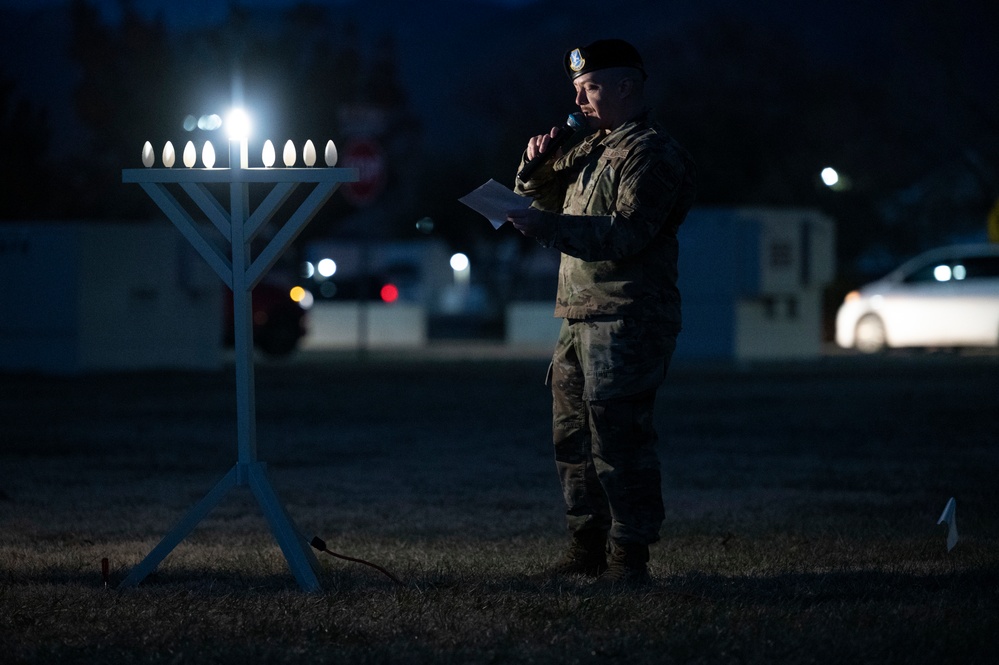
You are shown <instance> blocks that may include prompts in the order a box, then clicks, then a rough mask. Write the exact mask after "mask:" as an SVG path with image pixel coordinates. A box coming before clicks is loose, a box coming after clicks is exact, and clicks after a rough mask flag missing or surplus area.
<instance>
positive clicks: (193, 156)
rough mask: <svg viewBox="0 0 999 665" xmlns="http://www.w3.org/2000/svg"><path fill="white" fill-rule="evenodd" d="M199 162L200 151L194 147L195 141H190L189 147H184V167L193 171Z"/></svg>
mask: <svg viewBox="0 0 999 665" xmlns="http://www.w3.org/2000/svg"><path fill="white" fill-rule="evenodd" d="M197 161H198V151H197V150H196V149H195V147H194V141H188V142H187V145H185V146H184V166H186V167H187V168H189V169H193V168H194V164H195V162H197Z"/></svg>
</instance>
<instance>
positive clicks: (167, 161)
mask: <svg viewBox="0 0 999 665" xmlns="http://www.w3.org/2000/svg"><path fill="white" fill-rule="evenodd" d="M176 161H177V151H176V150H174V149H173V143H170V142H169V141H167V142H166V145H164V146H163V166H165V167H167V168H168V169H172V168H173V165H174V162H176Z"/></svg>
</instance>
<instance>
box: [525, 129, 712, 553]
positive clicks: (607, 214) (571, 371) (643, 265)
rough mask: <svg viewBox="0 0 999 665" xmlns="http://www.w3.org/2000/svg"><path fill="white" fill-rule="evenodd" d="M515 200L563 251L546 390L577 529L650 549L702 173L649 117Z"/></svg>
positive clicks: (546, 173) (594, 141) (657, 522)
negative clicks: (538, 214)
mask: <svg viewBox="0 0 999 665" xmlns="http://www.w3.org/2000/svg"><path fill="white" fill-rule="evenodd" d="M517 189H518V191H519V192H520V193H522V194H525V195H528V196H531V197H533V198H534V199H535V202H534V207H536V208H540V209H542V210H545V211H548V213H550V214H548V215H546V226H545V232H544V233H542V235H541V237H540V238H539V240H540V241H541V242H542V244H543V245H545V246H546V247H554V248H556V249H558V250H559V251H561V252H562V260H561V266H560V268H559V281H558V294H557V297H556V305H555V316H557V317H561V318H563V323H562V329H561V332H560V335H559V339H558V342H557V344H556V348H555V352H554V356H553V358H552V365H551V369H550V379H551V386H552V397H553V439H554V444H555V462H556V467H557V469H558V473H559V478H560V480H561V483H562V490H563V495H564V497H565V502H566V507H567V513H566V514H567V516H568V527H569V529H570V531H572V532H573V533H580V532H584V531H590V530H593V531H599V532H604V533H609V536H610V539H611V540H612V541H614V542H617V543H641V544H648V543H653V542H655V541H657V540H658V539H659V528H660V526H661V525H662V521H663V517H664V512H663V502H662V491H661V487H660V471H659V460H658V456H657V454H656V450H655V445H656V441H657V436H656V431H655V428H654V427H653V406H654V403H655V397H656V390H657V389H658V387H659V385H660V384H661V383H662V381H663V379H664V378H665V376H666V370H667V368H668V367H669V362H670V358H671V357H672V354H673V350H674V348H675V346H676V336H677V334H678V333H679V331H680V293H679V291H678V290H677V286H676V281H677V254H678V246H677V239H676V232H677V229H678V228H679V226H680V224H681V223H682V222H683V219H684V217H685V216H686V214H687V211H688V210H689V209H690V206H691V204H692V203H693V197H694V165H693V162H692V160H691V158H690V156H689V155H688V154H687V152H686V151H685V150H684V149H683V148H682V147H680V145H679V144H677V143H676V141H674V140H673V139H672V138H671V137H670V136H669V135H668V134H666V132H665V131H664V130H663V128H662V127H661V126H660V125H658V124H656V123H653V122H650V121H649V120H648V118H647V117H645V116H641V117H639V118H637V119H635V120H632V121H630V122H627V123H625V124H624V125H622V126H621V127H618V128H617V129H615V130H612V131H610V132H609V133H607V132H598V133H596V134H592V135H590V136H588V137H587V138H586V139H584V140H583V141H582V142H581V143H580V144H579V145H577V146H575V147H574V148H572V149H571V150H569V151H568V152H567V153H566V154H565V155H564V156H563V157H562V158H560V159H558V160H556V161H555V162H553V163H551V164H548V165H545V166H543V167H542V168H541V169H540V170H539V171H538V172H537V174H536V175H535V176H534V177H533V178H532V179H531V180H530V181H528V182H527V183H524V184H522V183H520V182H518V184H517Z"/></svg>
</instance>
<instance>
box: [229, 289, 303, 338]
mask: <svg viewBox="0 0 999 665" xmlns="http://www.w3.org/2000/svg"><path fill="white" fill-rule="evenodd" d="M293 286H294V284H293V283H292V282H290V281H288V280H285V279H282V278H280V277H276V276H272V275H268V276H267V277H265V278H264V279H263V280H262V281H261V282H260V283H259V284H257V286H256V287H254V289H253V344H254V346H255V347H256V348H258V349H260V350H261V351H263V352H264V353H265V354H267V355H269V356H286V355H288V354H290V353H292V352H293V351H294V350H295V349H297V348H298V343H299V341H301V339H302V338H303V337H304V336H305V334H306V332H307V329H306V318H305V309H304V308H303V307H302V305H301V304H299V303H298V302H296V301H294V300H293V299H292V297H291V295H290V292H291V288H292V287H293ZM223 300H224V302H225V310H224V317H225V318H224V319H223V328H222V330H223V335H224V339H223V341H224V342H225V343H226V344H227V345H228V346H232V345H233V343H234V342H235V334H234V330H233V321H232V314H233V312H232V291H230V290H229V289H225V298H224V299H223Z"/></svg>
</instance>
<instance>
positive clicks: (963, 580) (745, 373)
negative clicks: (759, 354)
mask: <svg viewBox="0 0 999 665" xmlns="http://www.w3.org/2000/svg"><path fill="white" fill-rule="evenodd" d="M546 365H547V363H546V362H545V361H543V360H531V359H519V360H502V359H491V360H478V361H473V362H470V361H458V360H450V361H449V360H441V359H439V358H438V359H432V360H430V359H420V358H412V359H406V360H403V359H399V358H384V357H380V356H378V355H373V356H371V357H370V358H368V359H367V360H364V361H361V360H358V359H352V358H347V357H339V356H329V357H320V356H315V357H302V358H299V359H298V360H296V361H295V362H292V363H288V364H273V363H271V364H265V365H262V366H258V368H257V382H256V387H257V407H258V414H257V429H258V438H259V455H260V458H261V459H262V460H265V461H267V462H268V466H269V471H270V476H271V479H272V481H273V484H274V487H275V488H276V490H277V492H278V494H279V495H280V497H281V499H282V500H283V501H284V502H285V504H286V506H287V508H288V511H289V513H290V514H291V515H292V517H293V518H294V519H295V521H296V522H297V524H298V525H299V527H300V528H301V529H302V531H303V532H304V533H306V534H307V535H308V536H309V537H311V536H312V535H318V536H320V537H322V538H323V539H325V540H326V541H327V543H328V545H329V547H330V548H331V549H333V550H335V551H337V552H340V553H343V554H346V555H349V556H353V557H360V558H363V559H366V560H369V561H371V562H374V563H377V564H379V565H381V566H384V567H385V568H386V569H388V570H389V571H391V572H392V573H393V574H395V575H396V576H398V577H399V578H400V579H401V580H402V581H403V585H402V586H398V585H396V584H394V583H393V582H392V581H391V580H389V579H388V578H387V577H385V576H383V575H381V574H379V573H378V572H377V571H375V570H372V569H371V568H368V567H365V566H362V565H358V564H355V563H349V562H344V561H341V560H338V559H334V558H331V557H328V556H325V555H320V556H321V558H320V562H321V564H322V566H323V573H322V576H321V581H322V584H323V588H324V590H323V591H322V592H321V593H317V594H306V593H303V592H301V591H300V590H299V588H298V586H297V585H296V583H295V581H294V578H293V577H292V576H291V574H290V573H289V571H288V568H287V565H286V563H285V561H284V558H283V556H282V554H281V551H280V549H279V548H278V547H277V545H276V543H275V542H274V540H273V538H272V537H271V535H270V532H269V530H268V528H267V525H266V523H265V521H264V519H263V517H262V515H261V512H260V510H259V509H258V507H257V505H256V503H255V501H254V500H253V498H252V496H251V495H250V494H249V492H248V491H245V489H244V488H237V490H238V491H236V492H234V493H233V494H230V495H229V496H228V497H227V499H226V500H225V501H224V502H223V503H222V504H221V505H220V506H219V507H218V509H216V510H215V511H214V512H213V513H212V514H211V515H210V516H209V518H208V519H206V520H205V521H204V522H203V523H202V524H201V525H200V526H199V527H198V528H197V529H196V530H195V531H194V532H193V533H192V534H191V536H190V537H189V538H188V539H186V540H185V541H184V542H183V543H182V544H181V545H180V546H179V547H178V548H177V549H176V550H175V551H174V552H173V553H172V554H171V555H170V556H169V557H167V559H166V560H165V561H164V562H163V564H162V565H161V566H160V567H159V569H158V570H157V572H156V573H154V574H153V575H151V576H150V577H149V578H148V579H147V580H146V581H145V582H143V583H142V584H141V585H140V586H139V587H137V588H134V589H126V590H121V591H119V590H118V589H116V588H115V587H116V585H117V583H118V582H119V581H120V580H121V579H123V578H124V576H125V575H126V574H127V572H128V570H129V569H130V568H131V567H132V566H134V565H135V564H136V563H138V562H139V561H140V560H141V559H142V558H143V557H144V556H145V555H146V554H147V553H148V552H149V551H150V550H151V549H152V547H153V546H155V544H156V543H157V542H158V541H159V539H160V538H161V537H162V536H163V535H164V534H165V533H167V532H168V531H169V530H170V529H171V528H172V527H173V526H174V524H175V523H176V522H177V521H178V520H179V519H180V518H181V517H182V516H183V515H184V513H186V511H187V510H188V509H189V508H190V507H191V506H192V505H193V504H194V503H195V502H196V501H198V500H199V499H200V498H201V497H202V496H203V495H204V494H205V493H206V492H207V491H208V490H209V489H210V488H211V487H212V486H213V485H214V484H215V482H216V481H217V480H218V479H219V478H220V477H221V476H222V475H223V474H224V473H225V472H226V471H227V470H228V469H229V468H230V466H231V465H232V464H233V462H234V461H235V457H236V446H235V397H234V378H233V373H232V368H231V367H228V368H226V369H225V370H224V371H219V372H154V373H141V374H113V375H90V376H82V377H63V378H59V377H40V376H29V375H0V470H2V473H0V649H2V654H3V655H2V656H0V659H2V660H3V662H5V663H67V662H73V663H75V662H81V663H83V662H86V663H186V662H204V663H263V662H270V663H291V662H295V663H299V662H309V663H389V662H391V663H409V662H413V663H458V662H474V663H503V662H536V663H603V662H628V663H774V662H795V663H809V662H814V663H856V662H865V663H875V662H876V663H933V664H934V665H940V664H942V663H987V662H988V663H991V662H995V659H996V657H997V656H996V653H997V651H999V648H997V645H999V639H997V637H996V636H997V635H999V447H997V444H999V357H996V356H994V355H991V356H990V355H981V356H971V357H969V356H949V355H935V354H924V355H899V356H889V357H887V358H881V359H871V358H856V357H840V358H825V359H822V360H818V361H815V362H810V363H804V364H779V365H760V366H740V367H725V366H710V367H709V366H696V365H690V366H677V367H674V369H673V370H672V372H671V376H670V378H669V380H668V382H667V385H666V386H665V387H664V389H663V390H662V391H661V394H660V399H659V405H658V406H659V413H658V427H659V431H660V434H661V437H662V446H661V457H662V460H663V466H664V480H665V483H664V485H665V486H664V494H665V498H666V505H667V519H666V522H665V524H664V525H663V530H662V536H663V539H662V542H661V543H660V544H659V545H657V546H656V547H654V548H653V553H652V562H651V569H652V573H653V576H654V578H655V585H654V586H653V587H652V588H649V589H646V590H643V591H636V592H623V593H608V592H604V591H597V590H593V589H591V588H590V587H589V585H588V583H587V582H586V581H585V580H567V581H564V582H558V583H556V582H552V581H547V582H544V581H542V582H539V581H536V580H535V578H533V577H532V574H533V573H537V572H539V571H541V570H542V569H543V567H544V566H545V564H546V563H549V562H550V561H552V560H553V559H554V558H555V557H556V556H557V555H558V554H559V553H560V550H561V548H562V546H563V544H564V542H565V533H564V526H563V520H562V515H561V507H560V494H559V490H558V487H557V481H556V478H555V473H554V469H553V464H552V462H551V459H550V458H551V454H550V450H549V448H550V444H549V443H548V442H549V440H550V435H549V417H550V403H549V396H548V393H547V389H546V388H545V387H544V386H543V385H542V380H543V377H544V372H545V367H546ZM952 496H953V497H955V498H956V501H957V519H958V527H959V531H960V535H961V539H960V541H959V543H958V544H957V546H956V547H955V548H954V549H953V550H952V551H951V552H948V551H947V548H946V544H945V535H946V530H945V527H944V526H942V525H940V526H938V525H937V523H936V522H937V519H938V517H939V516H940V512H941V511H942V509H943V507H944V505H945V503H946V502H947V499H949V498H950V497H952ZM103 558H107V559H108V560H109V562H110V585H109V586H108V587H105V584H104V580H103V579H102V573H101V560H102V559H103Z"/></svg>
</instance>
